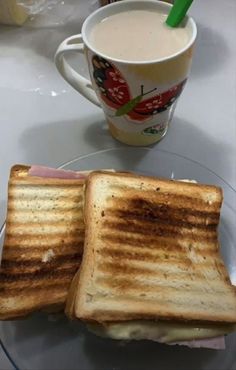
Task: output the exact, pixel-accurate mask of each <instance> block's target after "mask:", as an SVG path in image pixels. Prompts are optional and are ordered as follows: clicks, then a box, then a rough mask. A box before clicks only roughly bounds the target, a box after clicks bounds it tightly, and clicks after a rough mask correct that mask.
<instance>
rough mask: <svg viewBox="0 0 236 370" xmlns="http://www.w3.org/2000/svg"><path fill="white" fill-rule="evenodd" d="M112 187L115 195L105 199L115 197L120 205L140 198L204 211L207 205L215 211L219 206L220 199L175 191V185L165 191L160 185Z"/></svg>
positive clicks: (110, 200) (206, 210)
mask: <svg viewBox="0 0 236 370" xmlns="http://www.w3.org/2000/svg"><path fill="white" fill-rule="evenodd" d="M182 184H183V182H182ZM112 189H113V190H115V191H117V192H116V196H115V198H114V197H108V199H107V200H108V201H109V202H112V203H113V202H114V199H115V203H116V204H117V205H119V206H121V207H122V206H127V201H133V202H136V200H138V202H139V200H140V199H141V200H142V201H145V202H149V199H153V200H154V202H155V204H157V203H162V204H171V206H172V207H176V208H178V207H180V205H181V204H183V205H184V206H185V207H186V208H188V209H194V210H196V211H198V210H199V211H205V212H209V205H210V208H211V211H216V212H217V210H218V209H219V208H220V206H221V201H217V200H213V202H211V200H207V199H204V198H203V197H202V196H201V193H200V194H199V193H198V192H196V196H194V193H191V196H188V195H186V194H182V193H177V192H176V187H175V190H174V191H173V190H172V191H173V192H171V190H169V191H165V189H164V188H163V187H162V186H161V185H160V186H158V187H153V190H145V189H144V188H140V189H138V188H137V189H134V188H133V187H130V188H127V186H125V189H123V188H122V187H121V186H120V185H115V184H112ZM124 190H125V199H122V194H123V192H124ZM196 190H197V189H196ZM204 195H205V194H204Z"/></svg>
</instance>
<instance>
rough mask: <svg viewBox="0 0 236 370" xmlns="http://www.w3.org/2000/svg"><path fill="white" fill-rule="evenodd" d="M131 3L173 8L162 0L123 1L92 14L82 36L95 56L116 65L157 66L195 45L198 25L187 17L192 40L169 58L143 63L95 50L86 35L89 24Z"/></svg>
mask: <svg viewBox="0 0 236 370" xmlns="http://www.w3.org/2000/svg"><path fill="white" fill-rule="evenodd" d="M129 3H133V4H142V3H143V4H144V5H147V3H152V4H155V5H157V4H162V6H165V7H166V8H167V9H170V8H171V7H172V5H171V4H169V3H166V2H164V1H160V0H126V1H124V2H123V1H122V5H121V2H120V1H118V2H114V3H111V4H109V5H106V6H103V7H101V8H99V9H97V10H95V11H94V12H93V13H91V14H90V15H89V16H88V17H87V18H86V19H85V21H84V23H83V25H82V30H81V34H82V38H83V42H84V44H85V45H86V46H87V48H88V49H90V50H91V51H92V52H94V54H97V55H99V56H101V57H102V58H104V59H109V60H110V61H113V62H116V63H123V64H132V65H146V64H157V63H162V62H166V61H170V60H172V59H175V58H176V57H178V56H180V55H182V54H184V53H185V52H186V51H187V50H188V49H190V48H191V47H192V45H193V44H194V42H195V40H196V37H197V25H196V22H195V21H194V19H193V18H192V17H190V16H188V15H186V16H185V18H184V19H185V20H187V21H189V22H190V26H191V32H192V34H191V37H190V40H189V41H188V43H187V44H186V45H185V46H184V47H183V48H182V49H180V50H179V51H178V52H176V53H174V54H171V55H169V56H167V57H162V58H157V59H150V60H145V61H142V60H141V61H137V60H136V61H135V60H125V59H119V58H114V57H111V56H109V55H106V54H103V53H101V52H100V51H99V50H96V48H94V47H93V46H92V45H91V43H90V42H89V40H88V37H87V35H86V28H87V26H88V24H89V22H91V20H92V19H93V18H94V17H95V16H96V15H97V14H100V13H103V12H105V11H106V10H107V9H108V8H116V7H120V6H127V5H126V4H129Z"/></svg>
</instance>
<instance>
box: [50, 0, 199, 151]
mask: <svg viewBox="0 0 236 370" xmlns="http://www.w3.org/2000/svg"><path fill="white" fill-rule="evenodd" d="M170 7H171V5H169V4H167V3H164V2H160V1H155V0H154V1H151V0H146V1H141V0H131V1H129V0H127V1H122V2H116V3H114V4H111V5H107V6H105V7H103V8H100V9H98V10H97V11H96V12H94V13H93V14H92V15H90V16H89V17H88V18H87V20H86V21H85V22H84V24H83V27H82V35H75V36H72V37H70V38H69V39H67V40H65V41H64V42H63V43H62V44H61V45H60V46H59V48H58V51H57V53H56V57H55V60H56V64H57V67H58V69H59V71H60V73H61V74H62V75H63V77H64V78H65V79H66V80H67V81H68V82H69V83H70V84H71V85H72V86H74V87H75V88H76V89H77V90H78V91H79V92H80V93H82V94H83V95H84V96H85V97H86V98H88V99H89V100H90V101H92V102H93V103H95V104H97V105H99V106H101V107H102V108H103V110H104V113H105V116H106V119H107V122H108V126H109V129H110V132H111V134H112V135H113V136H114V137H115V138H116V139H118V140H120V141H122V142H124V143H127V144H130V145H148V144H151V143H154V142H156V141H158V140H160V139H161V138H162V137H163V136H164V135H165V133H166V132H167V128H168V123H169V122H170V120H171V117H172V115H173V111H174V107H175V105H176V101H177V98H178V97H179V95H180V94H181V92H182V90H183V87H184V85H185V82H186V79H187V77H188V74H189V69H190V65H191V60H192V48H193V44H194V41H195V37H196V25H195V23H194V21H193V20H192V19H191V18H188V17H186V18H185V20H184V21H183V23H182V24H181V25H180V27H178V28H169V27H168V26H167V25H166V24H165V20H166V17H167V14H168V13H169V10H170ZM70 51H78V52H84V53H85V56H86V58H87V62H88V67H89V72H90V77H91V82H90V81H88V80H86V79H85V78H84V77H82V76H80V75H79V74H78V73H76V72H75V71H74V70H73V69H72V68H71V66H69V65H68V63H67V62H66V60H65V58H64V54H65V53H68V52H70ZM94 92H95V93H94Z"/></svg>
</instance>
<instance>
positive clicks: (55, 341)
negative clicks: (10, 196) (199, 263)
mask: <svg viewBox="0 0 236 370" xmlns="http://www.w3.org/2000/svg"><path fill="white" fill-rule="evenodd" d="M61 168H65V169H71V170H87V169H101V168H103V169H105V168H114V169H116V170H128V171H135V172H138V173H142V174H147V175H155V176H163V177H167V178H175V179H195V180H197V181H198V182H202V183H206V184H216V185H219V186H221V187H222V188H223V191H224V204H223V208H222V217H221V222H220V229H219V232H220V241H221V252H222V255H223V258H224V261H225V263H226V265H227V268H228V271H229V274H230V278H231V281H232V282H233V283H234V284H236V246H235V244H236V243H235V242H236V237H235V236H236V235H235V234H236V229H235V225H236V192H235V190H234V189H233V188H232V187H231V186H230V185H229V184H227V183H226V182H225V181H224V180H223V179H222V178H220V177H219V176H217V175H216V174H215V173H213V172H212V171H211V170H209V169H207V168H206V167H204V166H202V165H200V164H199V163H197V162H194V161H192V160H189V159H187V158H184V157H181V156H179V155H177V154H175V153H170V152H166V151H162V150H156V149H146V148H139V149H137V148H127V147H124V148H119V149H108V150H103V151H100V152H96V153H92V154H89V155H87V156H83V157H80V158H77V159H74V160H72V161H70V162H69V163H65V164H64V165H62V166H61ZM3 234H4V232H3V231H2V233H1V236H0V238H1V243H3ZM222 299H224V297H222ZM0 332H1V340H2V344H3V347H4V349H5V351H6V352H7V354H8V356H9V358H10V359H11V361H12V362H13V363H14V364H15V366H17V367H18V368H19V369H22V370H23V369H24V370H62V369H63V370H64V369H68V370H74V369H80V370H100V369H101V370H131V369H133V370H141V369H142V370H152V369H153V370H154V369H155V370H157V369H160V370H161V369H163V370H164V369H167V370H175V369H178V370H189V369H191V370H203V369H204V370H221V369H222V370H233V369H234V370H235V369H236V355H235V348H236V334H231V335H229V336H227V338H226V346H227V347H226V348H227V349H226V350H225V351H215V350H207V349H189V348H187V347H182V346H181V347H179V346H168V345H163V344H158V343H154V342H149V341H137V342H136V341H133V342H129V343H124V342H119V341H112V340H109V339H101V338H99V337H96V336H95V335H93V334H90V333H88V332H87V331H86V329H85V327H84V325H83V324H81V323H78V322H70V321H69V320H67V318H66V317H64V315H63V314H60V315H57V316H52V315H51V316H50V315H47V314H45V313H38V314H34V315H32V316H31V317H30V318H27V319H25V320H19V321H8V322H0Z"/></svg>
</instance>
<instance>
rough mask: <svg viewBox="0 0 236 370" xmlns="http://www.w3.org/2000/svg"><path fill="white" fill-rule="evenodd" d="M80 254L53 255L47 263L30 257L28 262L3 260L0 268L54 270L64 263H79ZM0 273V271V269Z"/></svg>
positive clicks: (18, 259)
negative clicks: (46, 268) (47, 267)
mask: <svg viewBox="0 0 236 370" xmlns="http://www.w3.org/2000/svg"><path fill="white" fill-rule="evenodd" d="M81 255H82V252H81V253H72V254H68V253H67V254H63V255H56V254H54V255H53V256H52V257H51V258H49V260H48V261H46V262H43V263H42V258H34V257H31V258H30V259H29V260H27V259H22V258H16V259H14V260H12V259H8V258H3V259H2V262H1V268H6V269H7V268H14V267H17V268H19V269H21V268H24V267H35V268H38V266H40V265H50V268H54V266H55V265H59V266H60V265H61V264H62V263H65V262H71V261H73V262H75V263H78V264H79V263H80V261H81ZM0 271H1V269H0Z"/></svg>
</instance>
